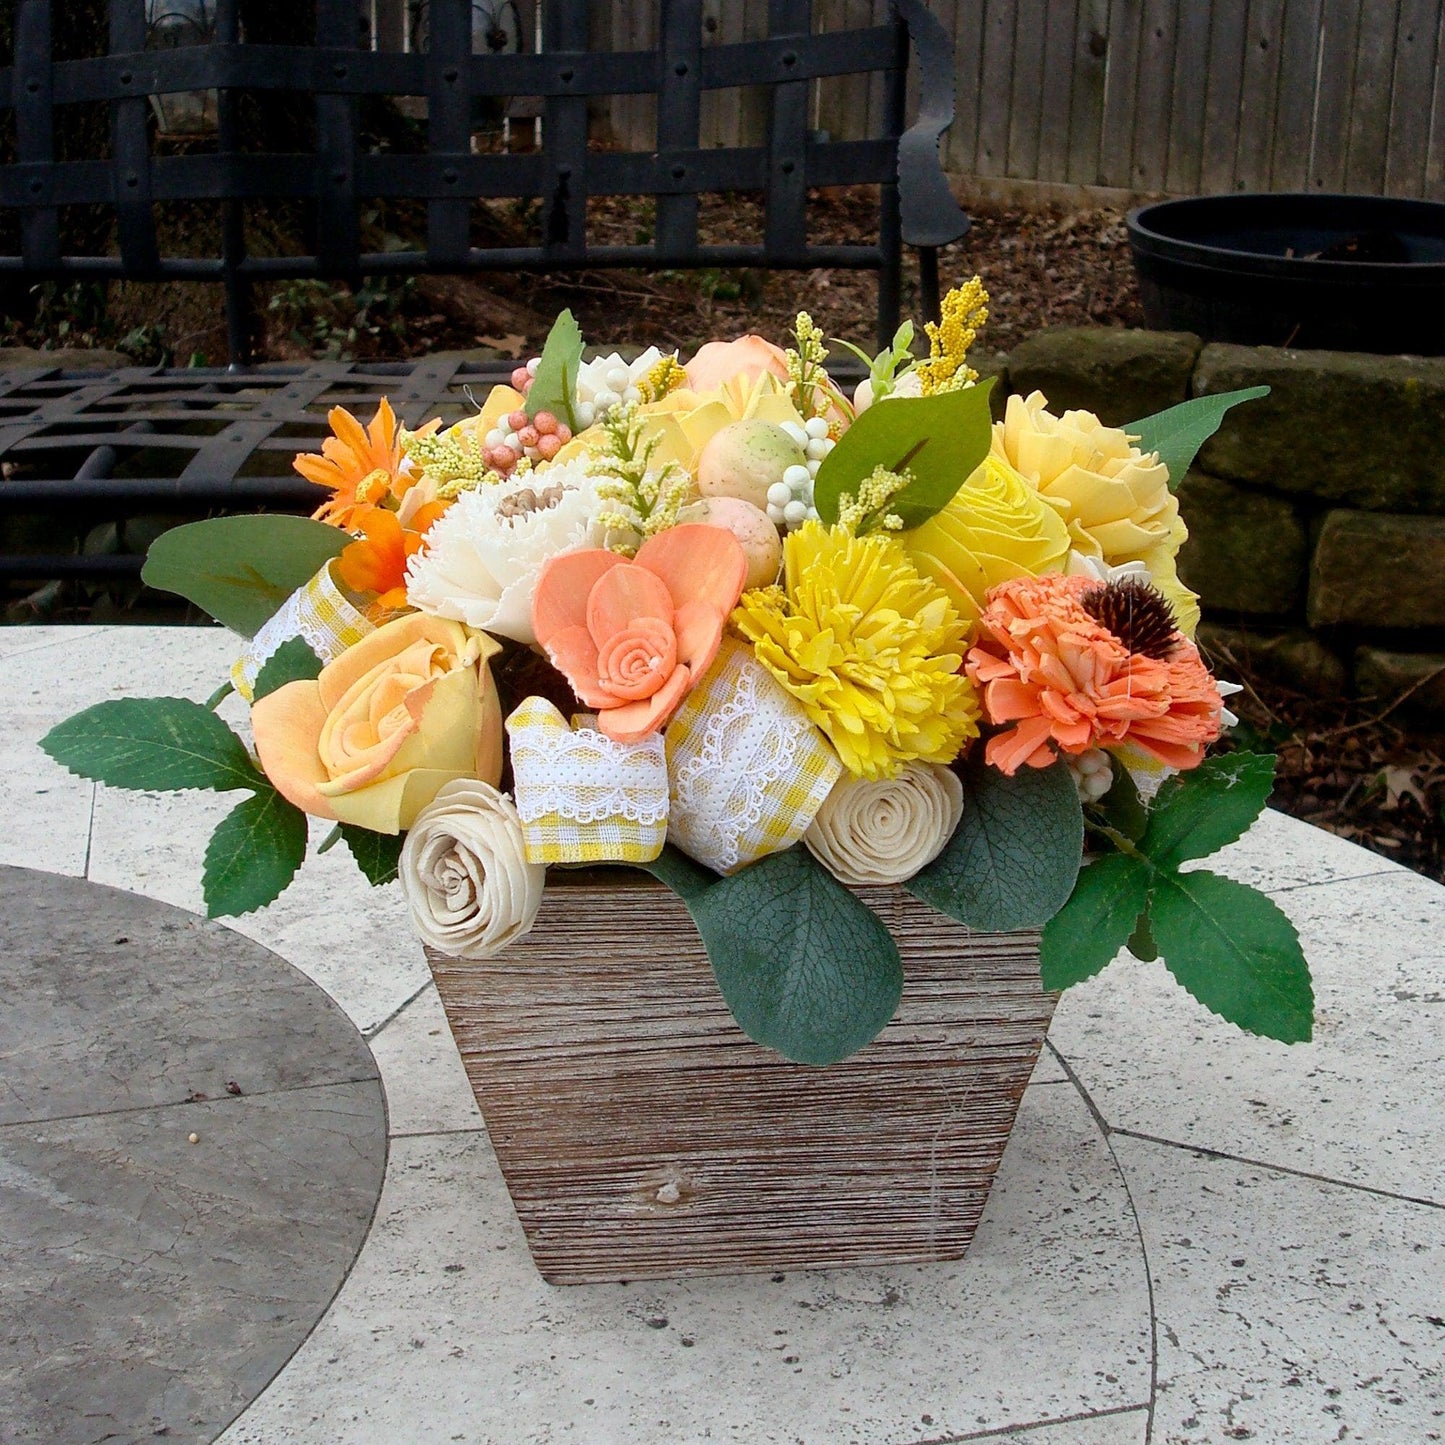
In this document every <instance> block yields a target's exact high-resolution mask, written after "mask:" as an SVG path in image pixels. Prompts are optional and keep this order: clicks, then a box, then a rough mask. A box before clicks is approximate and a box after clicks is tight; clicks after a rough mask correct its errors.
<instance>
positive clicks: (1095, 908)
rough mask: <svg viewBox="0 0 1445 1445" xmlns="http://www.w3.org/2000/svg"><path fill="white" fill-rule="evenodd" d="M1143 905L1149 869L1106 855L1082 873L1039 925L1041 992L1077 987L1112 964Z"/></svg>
mask: <svg viewBox="0 0 1445 1445" xmlns="http://www.w3.org/2000/svg"><path fill="white" fill-rule="evenodd" d="M1148 901H1149V865H1148V864H1147V863H1144V862H1143V861H1141V860H1140V859H1138V858H1130V857H1126V856H1125V855H1124V854H1123V853H1108V854H1105V856H1104V857H1102V858H1097V859H1095V860H1094V862H1092V863H1090V864H1089V865H1088V866H1087V867H1085V868H1083V869H1081V870H1080V872H1079V881H1078V883H1077V884H1076V885H1075V887H1074V891H1073V894H1072V895H1071V896H1070V898H1069V901H1068V902H1067V903H1066V904H1064V906H1063V907H1062V908H1061V909H1060V910H1059V911H1058V912H1057V913H1056V914H1054V916H1053V917H1052V918H1051V919H1049V921H1048V922H1047V923H1046V924H1045V925H1044V934H1043V940H1042V942H1041V943H1040V945H1039V964H1040V967H1041V969H1042V972H1043V980H1044V987H1045V988H1048V989H1065V988H1068V987H1069V986H1070V985H1071V984H1076V983H1082V982H1083V981H1084V980H1085V979H1086V978H1092V977H1093V976H1094V975H1095V974H1096V973H1098V972H1099V970H1100V969H1102V968H1104V967H1105V966H1106V965H1108V964H1109V963H1111V962H1112V961H1113V959H1114V956H1115V954H1117V953H1118V952H1119V950H1120V949H1121V948H1123V946H1124V944H1125V941H1126V940H1127V939H1128V938H1129V935H1130V932H1131V931H1132V930H1133V928H1134V926H1135V921H1136V920H1137V919H1138V918H1139V916H1140V914H1141V913H1142V912H1143V910H1144V907H1145V904H1147V903H1148Z"/></svg>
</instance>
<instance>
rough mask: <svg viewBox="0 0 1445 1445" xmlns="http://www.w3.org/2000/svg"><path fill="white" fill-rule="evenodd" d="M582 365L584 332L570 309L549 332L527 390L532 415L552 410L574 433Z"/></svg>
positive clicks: (527, 401) (528, 409)
mask: <svg viewBox="0 0 1445 1445" xmlns="http://www.w3.org/2000/svg"><path fill="white" fill-rule="evenodd" d="M581 365H582V331H581V329H580V328H579V327H578V325H577V319H576V317H574V316H573V315H572V313H571V312H570V311H564V312H563V313H562V314H561V315H560V316H559V317H558V318H557V319H556V320H555V321H554V322H553V323H552V329H551V330H550V331H549V332H548V333H547V341H546V344H545V345H544V346H543V347H542V356H541V359H540V360H539V361H538V363H537V374H536V376H534V377H533V378H532V385H531V386H530V387H529V388H528V390H527V400H526V403H525V410H526V413H527V415H528V416H529V417H533V416H536V415H537V413H538V412H539V411H550V412H551V413H552V415H553V416H555V417H558V418H560V419H561V420H562V421H565V422H566V423H567V425H568V426H569V427H571V428H572V430H573V431H574V432H576V431H580V430H581V428H580V427H579V426H578V425H577V412H576V409H575V403H576V400H577V368H578V367H580V366H581Z"/></svg>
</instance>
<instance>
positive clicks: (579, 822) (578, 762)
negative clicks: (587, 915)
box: [507, 697, 667, 863]
mask: <svg viewBox="0 0 1445 1445" xmlns="http://www.w3.org/2000/svg"><path fill="white" fill-rule="evenodd" d="M507 736H508V737H509V738H510V739H511V757H512V793H513V796H514V797H515V799H516V803H517V816H518V817H519V818H520V819H521V820H522V841H523V843H524V845H525V846H526V850H527V862H529V863H650V862H651V861H652V860H653V859H654V858H656V857H657V855H658V854H659V853H661V852H662V845H663V843H664V842H665V841H666V839H667V760H666V756H665V754H664V752H663V745H662V737H661V735H660V734H657V733H654V734H653V735H652V736H651V737H647V738H644V739H643V740H642V741H641V742H640V743H619V742H615V741H613V739H611V738H609V737H604V736H603V735H602V734H601V733H600V732H598V731H597V729H596V727H595V725H594V720H593V719H592V718H590V717H585V716H581V717H575V718H573V719H572V726H571V727H568V726H567V722H566V719H565V718H563V716H562V714H561V713H560V712H558V711H557V709H556V708H555V707H553V706H552V704H551V703H550V702H548V701H547V700H546V698H541V697H529V698H525V699H523V701H522V702H521V703H520V704H519V705H518V707H517V708H516V710H515V711H514V712H513V713H512V715H511V716H510V717H509V718H508V719H507Z"/></svg>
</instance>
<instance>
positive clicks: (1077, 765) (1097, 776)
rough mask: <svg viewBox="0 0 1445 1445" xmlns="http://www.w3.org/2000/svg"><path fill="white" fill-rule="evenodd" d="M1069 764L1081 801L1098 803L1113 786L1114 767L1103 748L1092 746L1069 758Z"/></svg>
mask: <svg viewBox="0 0 1445 1445" xmlns="http://www.w3.org/2000/svg"><path fill="white" fill-rule="evenodd" d="M1068 764H1069V771H1070V772H1071V773H1072V774H1073V775H1074V786H1075V787H1076V788H1077V789H1078V790H1079V801H1080V802H1081V803H1097V802H1098V801H1099V799H1100V798H1102V797H1103V796H1104V794H1105V793H1107V792H1108V791H1109V789H1110V788H1111V787H1112V786H1113V783H1114V769H1113V766H1112V765H1111V764H1110V762H1109V755H1108V753H1106V752H1105V751H1104V750H1103V748H1090V749H1089V750H1088V751H1087V752H1083V753H1080V754H1079V755H1078V757H1076V758H1069V759H1068Z"/></svg>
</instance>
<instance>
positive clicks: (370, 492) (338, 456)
mask: <svg viewBox="0 0 1445 1445" xmlns="http://www.w3.org/2000/svg"><path fill="white" fill-rule="evenodd" d="M326 419H327V421H328V422H330V423H331V430H332V432H333V433H334V435H332V436H329V437H327V438H326V440H325V441H324V442H322V443H321V455H320V456H317V455H316V453H315V452H302V453H301V455H300V456H298V457H297V458H296V460H295V461H294V462H292V464H291V465H292V466H293V467H295V468H296V470H297V471H298V472H300V473H301V475H302V476H303V477H305V478H306V480H307V481H308V482H315V483H316V485H317V486H318V487H329V488H330V489H331V491H332V493H333V495H332V496H331V497H330V499H329V500H327V501H325V502H323V503H322V504H321V505H320V506H319V507H318V508H317V509H316V511H315V512H314V513H313V514H312V515H313V516H314V517H315V518H316V520H317V521H318V522H330V523H332V524H333V525H334V526H337V527H345V528H347V529H348V530H349V529H350V528H351V526H352V523H353V520H354V518H355V517H356V515H357V514H358V511H359V510H360V509H361V508H362V507H366V506H368V505H371V504H373V503H376V502H379V501H381V499H382V498H383V497H384V496H386V495H387V494H388V493H390V494H391V495H392V496H395V497H400V496H401V495H402V494H403V493H404V492H405V491H406V490H407V488H408V487H409V486H411V481H412V479H411V477H410V476H409V475H408V474H407V472H406V471H404V470H403V467H402V462H403V457H402V452H401V444H400V432H401V428H400V427H399V426H398V425H397V421H396V413H395V412H393V411H392V409H391V403H390V402H389V401H387V399H386V398H385V397H382V399H381V403H380V405H378V407H377V408H376V415H375V416H374V417H372V419H371V422H370V424H369V425H367V426H364V427H363V426H362V424H361V423H360V422H359V421H358V420H357V419H356V418H355V417H354V416H352V414H351V413H350V412H349V411H347V410H346V408H345V407H341V406H334V407H332V408H331V411H330V413H329V414H328V415H327V418H326ZM428 429H429V428H428Z"/></svg>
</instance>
